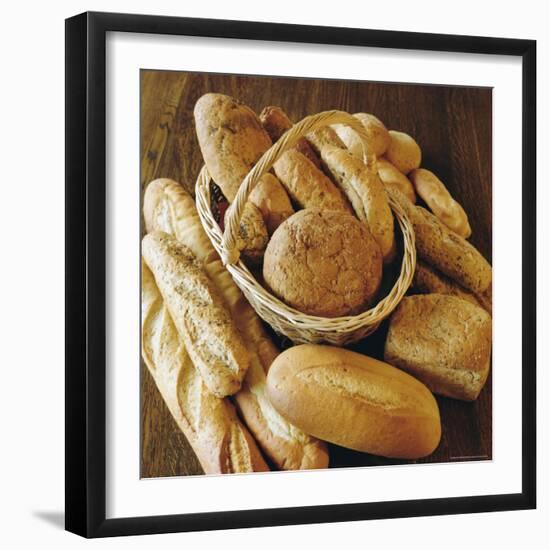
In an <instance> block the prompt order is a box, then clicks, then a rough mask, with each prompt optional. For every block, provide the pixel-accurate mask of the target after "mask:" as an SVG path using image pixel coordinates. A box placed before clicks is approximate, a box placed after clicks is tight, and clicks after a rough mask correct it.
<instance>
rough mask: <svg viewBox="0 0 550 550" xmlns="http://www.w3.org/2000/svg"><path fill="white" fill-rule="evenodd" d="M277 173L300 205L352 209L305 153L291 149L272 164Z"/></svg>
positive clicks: (301, 206)
mask: <svg viewBox="0 0 550 550" xmlns="http://www.w3.org/2000/svg"><path fill="white" fill-rule="evenodd" d="M273 169H274V170H275V174H276V175H277V177H278V178H279V180H280V181H281V183H282V184H283V185H284V186H285V189H286V190H287V192H288V194H289V195H290V197H291V198H292V200H293V201H294V203H295V204H297V205H298V206H299V207H300V208H320V209H321V210H338V211H341V212H349V213H351V208H350V206H349V204H348V203H347V201H346V199H345V198H344V196H343V195H342V193H341V192H340V190H339V189H338V187H336V186H335V185H334V184H333V183H332V181H330V180H329V179H328V178H327V176H325V174H323V172H321V170H319V169H318V168H317V167H316V166H315V165H314V164H313V163H312V162H310V161H309V160H308V159H307V158H306V157H305V156H304V155H302V153H300V152H298V151H296V150H293V149H291V150H289V151H287V152H286V153H284V154H283V155H282V156H281V157H280V158H279V160H278V161H277V162H275V164H274V165H273Z"/></svg>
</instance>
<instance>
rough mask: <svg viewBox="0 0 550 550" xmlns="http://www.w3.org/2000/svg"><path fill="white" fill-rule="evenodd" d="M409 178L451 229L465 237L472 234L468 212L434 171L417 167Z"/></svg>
mask: <svg viewBox="0 0 550 550" xmlns="http://www.w3.org/2000/svg"><path fill="white" fill-rule="evenodd" d="M409 178H410V180H411V181H412V182H413V184H414V187H415V189H416V192H417V193H418V195H419V196H420V197H421V198H422V199H423V200H424V202H425V203H426V204H427V205H428V207H429V208H430V210H431V211H432V212H433V213H434V214H435V215H436V216H437V217H438V218H439V219H440V220H441V221H442V222H443V223H444V224H445V225H446V226H447V227H448V228H449V229H452V230H453V231H454V232H455V233H458V234H459V235H460V236H461V237H464V238H465V239H467V238H468V237H469V236H470V235H471V234H472V228H471V227H470V223H469V222H468V216H467V215H466V212H464V209H463V208H462V206H460V204H459V203H458V202H457V201H456V200H455V199H453V197H451V194H450V193H449V191H448V190H447V188H446V187H445V185H444V183H443V182H442V181H441V180H440V179H439V178H438V177H437V176H436V175H435V174H434V173H433V172H430V170H426V169H425V168H417V169H416V170H413V171H412V172H411V173H410V174H409Z"/></svg>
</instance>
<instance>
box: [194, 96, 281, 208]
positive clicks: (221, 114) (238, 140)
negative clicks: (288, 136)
mask: <svg viewBox="0 0 550 550" xmlns="http://www.w3.org/2000/svg"><path fill="white" fill-rule="evenodd" d="M194 116H195V128H196V131H197V138H198V140H199V146H200V149H201V152H202V156H203V158H204V162H205V164H206V167H207V169H208V172H209V173H210V175H211V176H212V178H213V179H214V181H215V182H216V183H217V184H218V186H219V187H220V189H221V190H222V192H223V194H224V195H225V197H226V198H227V200H228V201H229V202H233V200H234V199H235V196H236V195H237V191H238V190H239V187H240V186H241V182H242V181H243V180H244V178H245V177H246V175H247V174H248V173H249V172H250V170H251V169H252V168H253V166H254V165H255V164H256V162H258V160H259V159H260V157H261V156H262V155H263V154H264V153H265V152H266V151H267V150H268V149H269V148H270V147H271V139H270V138H269V135H268V134H267V132H266V131H265V130H264V129H263V128H262V125H261V123H260V119H259V118H258V116H257V115H256V113H255V112H254V111H253V110H252V109H250V108H249V107H247V106H246V105H244V104H242V103H241V102H239V101H237V100H236V99H234V98H232V97H229V96H226V95H223V94H212V93H210V94H205V95H203V96H202V97H200V98H199V100H198V101H197V103H196V104H195V109H194Z"/></svg>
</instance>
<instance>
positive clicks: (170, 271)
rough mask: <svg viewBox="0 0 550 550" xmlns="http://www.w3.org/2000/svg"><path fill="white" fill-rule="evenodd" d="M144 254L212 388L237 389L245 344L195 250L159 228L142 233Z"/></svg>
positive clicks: (219, 394) (217, 391) (220, 394)
mask: <svg viewBox="0 0 550 550" xmlns="http://www.w3.org/2000/svg"><path fill="white" fill-rule="evenodd" d="M142 253H143V258H144V260H145V263H146V264H147V266H148V267H149V269H150V270H151V271H152V273H153V275H154V277H155V280H156V282H157V286H158V287H159V290H160V292H161V294H162V297H163V299H164V302H165V303H166V307H167V308H168V311H170V315H171V316H172V319H173V321H174V324H175V326H176V329H177V331H178V334H179V335H180V338H181V339H182V341H183V343H184V344H185V347H186V349H187V351H188V353H189V355H190V356H191V360H192V361H193V363H194V364H195V366H196V367H197V369H198V370H199V372H200V373H201V375H202V377H203V379H204V382H205V384H206V385H207V387H208V389H209V390H210V391H211V392H212V393H213V394H214V395H216V396H217V397H225V396H226V395H232V394H234V393H235V392H237V391H238V390H239V389H240V387H241V382H242V380H243V378H244V375H245V374H246V371H247V369H248V365H249V362H250V357H249V354H248V352H247V350H246V344H245V342H244V341H243V339H242V338H241V336H240V334H239V332H238V330H237V328H236V327H235V326H234V324H233V321H232V319H231V316H230V314H229V311H228V310H227V308H226V306H225V304H224V302H223V299H222V298H221V296H219V294H218V292H217V290H216V288H215V287H214V285H213V284H212V282H211V281H210V279H209V278H208V276H207V275H206V274H205V273H204V272H203V270H202V268H201V266H200V264H199V262H198V261H197V260H196V258H195V256H193V253H192V252H191V251H190V250H189V249H188V248H187V247H186V246H184V245H182V244H181V243H180V242H178V241H177V240H176V239H175V238H174V237H171V236H170V235H168V234H167V233H163V232H161V231H156V232H154V233H149V234H148V235H146V236H145V237H144V238H143V241H142Z"/></svg>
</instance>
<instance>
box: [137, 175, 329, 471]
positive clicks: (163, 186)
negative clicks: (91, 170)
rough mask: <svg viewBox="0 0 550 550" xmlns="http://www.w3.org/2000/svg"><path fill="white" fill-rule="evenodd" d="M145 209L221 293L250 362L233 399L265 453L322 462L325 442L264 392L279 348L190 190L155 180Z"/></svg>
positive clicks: (303, 465)
mask: <svg viewBox="0 0 550 550" xmlns="http://www.w3.org/2000/svg"><path fill="white" fill-rule="evenodd" d="M143 213H144V218H145V224H146V227H147V230H148V231H154V230H157V229H159V230H163V231H166V232H167V233H171V234H173V235H174V236H175V237H176V238H177V239H178V240H179V241H180V242H182V243H183V244H185V245H186V246H187V247H188V248H189V249H190V250H191V251H192V252H193V254H195V256H196V257H197V258H198V259H199V260H200V261H201V262H202V264H203V267H204V269H205V271H206V272H207V274H208V276H209V277H210V279H211V280H212V282H213V283H214V284H215V285H216V287H217V289H218V290H219V292H220V293H221V294H222V295H223V297H224V300H225V303H226V304H227V307H228V308H229V310H230V312H231V315H232V317H233V319H234V320H235V323H236V324H237V327H238V329H239V332H240V333H241V335H242V337H243V338H244V340H245V342H246V345H247V348H248V351H249V354H250V367H249V369H248V372H247V375H246V378H245V379H244V382H243V385H242V388H241V390H240V391H239V392H238V393H237V394H236V395H235V401H236V403H237V406H238V408H239V410H240V412H241V415H242V417H243V419H244V421H245V423H246V425H247V426H248V428H249V429H250V431H251V432H252V434H253V435H254V437H255V439H256V441H257V442H258V444H259V445H260V447H261V448H262V450H263V451H264V454H265V455H266V456H268V457H269V458H270V460H271V461H272V462H273V463H274V464H275V466H277V467H278V468H280V469H287V470H297V469H312V468H326V467H327V466H328V451H327V448H326V445H325V444H324V443H323V442H321V441H318V440H316V439H315V438H312V437H309V436H307V435H305V434H304V433H303V432H302V431H301V430H299V429H298V428H296V427H295V426H293V425H291V424H290V423H289V422H287V421H286V420H285V419H284V418H283V417H282V416H281V415H280V414H279V413H278V412H277V411H276V410H275V409H274V408H273V406H272V405H271V403H270V401H269V400H268V398H267V394H266V387H265V380H266V373H267V371H268V369H269V367H270V366H271V363H272V362H273V361H274V359H275V358H276V357H277V355H278V353H279V352H278V350H277V348H276V347H275V345H274V344H273V342H272V341H271V339H270V338H269V336H268V335H267V334H266V332H265V329H264V328H263V325H262V322H261V320H260V318H259V317H258V316H257V315H256V313H255V311H254V310H253V309H252V307H251V306H250V304H249V303H248V302H247V300H246V298H245V297H244V295H243V294H242V293H241V291H240V290H239V288H238V287H237V286H236V285H235V283H234V281H233V279H232V278H231V275H230V274H229V273H228V272H227V270H226V269H225V268H224V266H223V264H222V262H221V260H220V258H219V256H218V254H217V252H216V250H215V249H214V247H213V246H212V243H211V242H210V240H209V239H208V236H207V235H206V233H205V232H204V229H203V227H202V225H201V222H200V219H199V216H198V213H197V210H196V207H195V202H194V201H193V199H192V198H191V196H190V195H189V194H188V193H187V192H186V191H185V190H184V189H183V187H181V185H179V184H178V183H176V182H174V181H172V180H169V179H158V180H155V181H153V182H151V183H150V184H149V185H148V187H147V189H146V191H145V196H144V199H143Z"/></svg>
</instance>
